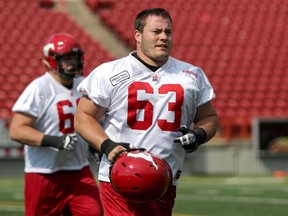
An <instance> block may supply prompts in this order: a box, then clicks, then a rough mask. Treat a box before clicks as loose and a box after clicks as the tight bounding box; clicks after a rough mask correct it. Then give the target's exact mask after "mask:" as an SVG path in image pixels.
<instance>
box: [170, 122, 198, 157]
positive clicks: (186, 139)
mask: <svg viewBox="0 0 288 216" xmlns="http://www.w3.org/2000/svg"><path fill="white" fill-rule="evenodd" d="M177 131H179V132H181V133H182V134H183V136H181V137H177V138H175V139H174V143H179V144H181V145H182V147H183V148H184V149H185V152H187V153H192V152H194V151H196V150H197V148H198V146H199V144H198V142H197V139H196V133H195V131H193V130H190V129H188V128H187V127H186V126H185V125H182V126H181V127H180V128H178V129H177Z"/></svg>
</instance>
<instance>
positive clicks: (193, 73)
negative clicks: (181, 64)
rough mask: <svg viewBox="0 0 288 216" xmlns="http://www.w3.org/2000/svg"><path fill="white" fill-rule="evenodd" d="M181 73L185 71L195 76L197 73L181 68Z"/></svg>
mask: <svg viewBox="0 0 288 216" xmlns="http://www.w3.org/2000/svg"><path fill="white" fill-rule="evenodd" d="M181 72H182V73H186V74H191V75H194V76H196V77H197V74H196V73H195V72H194V71H190V70H182V71H181Z"/></svg>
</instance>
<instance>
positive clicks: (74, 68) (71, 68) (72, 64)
mask: <svg viewBox="0 0 288 216" xmlns="http://www.w3.org/2000/svg"><path fill="white" fill-rule="evenodd" d="M78 61H79V57H78V55H77V54H71V55H65V56H63V57H61V67H62V68H63V70H64V71H65V73H67V74H75V73H76V72H78Z"/></svg>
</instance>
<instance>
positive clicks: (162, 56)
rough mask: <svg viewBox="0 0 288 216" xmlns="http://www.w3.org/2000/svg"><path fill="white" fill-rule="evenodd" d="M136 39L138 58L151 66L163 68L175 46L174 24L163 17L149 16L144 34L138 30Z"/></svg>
mask: <svg viewBox="0 0 288 216" xmlns="http://www.w3.org/2000/svg"><path fill="white" fill-rule="evenodd" d="M135 39H136V43H137V54H138V56H139V57H140V58H141V59H142V60H144V61H145V62H146V63H148V64H150V65H154V66H162V65H163V64H165V62H166V61H167V60H168V57H169V55H170V52H171V49H172V45H173V40H172V24H171V22H170V20H169V19H166V18H163V17H161V16H155V15H152V16H148V17H147V20H146V25H145V27H144V29H143V33H141V32H139V31H138V30H136V31H135Z"/></svg>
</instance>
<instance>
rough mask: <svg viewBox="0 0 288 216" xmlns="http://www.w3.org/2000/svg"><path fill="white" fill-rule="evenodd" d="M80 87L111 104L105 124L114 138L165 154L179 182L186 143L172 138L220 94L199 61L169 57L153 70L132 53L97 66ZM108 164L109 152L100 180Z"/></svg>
mask: <svg viewBox="0 0 288 216" xmlns="http://www.w3.org/2000/svg"><path fill="white" fill-rule="evenodd" d="M78 91H80V92H82V93H84V94H87V95H88V96H89V97H90V98H91V99H92V100H93V101H94V102H95V103H96V104H99V105H100V106H102V107H106V108H107V112H106V115H105V118H104V121H103V127H104V129H105V132H106V133H107V135H108V136H109V137H110V139H111V140H113V141H115V142H126V143H131V144H133V145H134V146H135V147H136V148H145V149H146V150H147V151H148V152H151V153H153V154H155V155H158V156H160V157H161V158H163V159H165V160H166V161H167V162H168V164H169V165H170V167H171V169H172V172H173V175H174V184H175V185H176V182H177V178H178V176H179V173H181V170H182V167H183V162H184V156H185V151H184V149H183V148H182V146H181V145H179V144H175V143H173V140H174V138H176V137H178V136H180V135H181V133H179V132H176V130H177V128H179V127H180V126H181V125H186V126H189V125H191V124H192V122H193V119H194V116H195V112H196V108H197V107H198V106H201V105H202V104H204V103H206V102H208V101H210V100H211V99H212V98H214V97H215V95H214V91H213V88H212V86H211V84H210V82H209V81H208V79H207V77H206V76H205V74H204V72H203V71H202V70H201V69H200V68H199V67H195V66H193V65H191V64H188V63H185V62H182V61H179V60H177V59H175V58H173V57H169V60H168V61H167V62H166V63H165V64H164V65H163V66H162V67H161V68H159V69H158V70H157V71H155V72H153V71H151V70H150V69H148V68H147V67H146V66H144V65H143V64H142V63H141V62H139V61H138V60H137V59H136V58H135V57H133V56H132V55H131V53H130V55H129V56H127V57H124V58H122V59H119V60H116V61H112V62H108V63H104V64H102V65H100V66H99V67H97V68H96V69H95V70H94V71H92V72H91V73H90V74H89V76H88V77H86V78H85V79H84V80H83V81H82V82H81V83H80V85H79V86H78ZM109 166H110V163H109V161H108V160H107V158H106V156H105V155H104V156H103V158H102V161H101V164H100V170H99V180H102V181H109Z"/></svg>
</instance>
